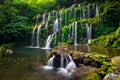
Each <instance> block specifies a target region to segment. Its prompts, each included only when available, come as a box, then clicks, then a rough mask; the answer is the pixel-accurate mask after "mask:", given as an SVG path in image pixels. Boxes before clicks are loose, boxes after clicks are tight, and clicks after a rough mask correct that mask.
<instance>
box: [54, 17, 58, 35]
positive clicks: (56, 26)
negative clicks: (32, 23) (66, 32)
mask: <svg viewBox="0 0 120 80" xmlns="http://www.w3.org/2000/svg"><path fill="white" fill-rule="evenodd" d="M58 31H59V29H58V19H56V20H55V22H54V25H53V34H56V33H57V32H58Z"/></svg>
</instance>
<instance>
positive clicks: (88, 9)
mask: <svg viewBox="0 0 120 80" xmlns="http://www.w3.org/2000/svg"><path fill="white" fill-rule="evenodd" d="M87 14H88V18H90V4H88V5H87Z"/></svg>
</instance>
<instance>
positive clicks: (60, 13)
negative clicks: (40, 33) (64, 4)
mask: <svg viewBox="0 0 120 80" xmlns="http://www.w3.org/2000/svg"><path fill="white" fill-rule="evenodd" d="M59 15H60V30H61V29H62V10H61V11H60V12H59Z"/></svg>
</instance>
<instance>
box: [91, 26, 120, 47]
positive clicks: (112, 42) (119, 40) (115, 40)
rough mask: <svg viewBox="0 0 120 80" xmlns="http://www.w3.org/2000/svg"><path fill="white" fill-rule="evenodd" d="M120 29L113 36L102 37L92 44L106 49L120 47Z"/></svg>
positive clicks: (94, 40)
mask: <svg viewBox="0 0 120 80" xmlns="http://www.w3.org/2000/svg"><path fill="white" fill-rule="evenodd" d="M119 35H120V27H119V28H118V29H117V30H116V32H114V33H112V34H111V35H107V36H102V37H99V38H97V39H93V40H92V42H91V44H95V45H99V46H104V47H110V46H112V47H119V46H120V45H119V44H120V36H119Z"/></svg>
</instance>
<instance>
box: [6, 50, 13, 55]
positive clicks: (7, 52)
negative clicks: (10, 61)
mask: <svg viewBox="0 0 120 80" xmlns="http://www.w3.org/2000/svg"><path fill="white" fill-rule="evenodd" d="M13 53H14V51H13V50H11V49H7V50H6V52H5V54H13Z"/></svg>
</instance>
